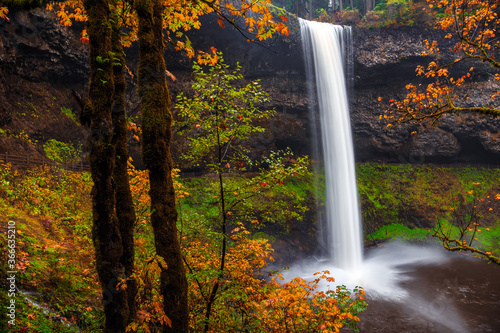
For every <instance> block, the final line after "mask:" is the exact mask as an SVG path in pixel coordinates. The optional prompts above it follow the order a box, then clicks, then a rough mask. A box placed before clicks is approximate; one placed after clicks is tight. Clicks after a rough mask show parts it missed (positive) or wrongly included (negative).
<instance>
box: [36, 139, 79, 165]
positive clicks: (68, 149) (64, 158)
mask: <svg viewBox="0 0 500 333" xmlns="http://www.w3.org/2000/svg"><path fill="white" fill-rule="evenodd" d="M43 150H44V151H45V155H47V157H48V158H50V159H51V160H53V161H56V162H60V163H66V162H70V161H74V160H76V159H78V158H79V157H80V155H81V151H80V150H78V149H76V148H75V147H73V145H72V144H71V143H64V142H61V141H57V140H56V139H50V140H48V141H47V142H45V143H44V144H43Z"/></svg>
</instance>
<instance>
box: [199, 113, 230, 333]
mask: <svg viewBox="0 0 500 333" xmlns="http://www.w3.org/2000/svg"><path fill="white" fill-rule="evenodd" d="M216 114H218V111H217V108H216ZM216 132H217V146H218V162H219V163H218V165H219V167H220V166H221V165H222V160H223V157H222V154H223V152H222V143H221V141H220V134H219V128H218V127H217V128H216ZM224 194H225V191H224V177H223V176H222V170H219V200H220V213H219V214H220V217H221V222H222V225H221V233H222V244H221V245H222V246H221V255H220V266H219V273H218V274H217V281H216V282H215V284H214V286H213V287H212V291H211V292H210V296H209V298H208V302H207V308H206V310H205V328H204V332H205V333H207V332H208V331H209V328H210V327H209V326H210V323H209V320H210V315H211V313H212V305H213V303H214V301H215V297H216V296H217V291H218V290H219V283H220V281H222V278H223V277H224V273H225V271H224V266H225V263H226V249H227V240H226V237H227V234H226V233H227V231H226V227H227V215H226V198H225V195H224Z"/></svg>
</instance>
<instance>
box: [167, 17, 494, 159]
mask: <svg viewBox="0 0 500 333" xmlns="http://www.w3.org/2000/svg"><path fill="white" fill-rule="evenodd" d="M291 25H292V26H291V34H290V36H288V37H279V38H277V39H276V40H274V41H273V42H271V44H270V45H268V46H267V47H263V46H260V45H256V44H251V43H247V42H246V41H245V39H244V38H242V37H241V35H239V33H237V32H235V31H232V30H230V29H226V30H225V31H221V30H220V29H218V28H217V27H215V24H212V25H210V24H209V22H206V24H204V27H205V29H206V30H204V31H203V36H202V37H201V36H200V37H199V38H197V37H198V36H197V35H196V34H195V35H193V36H192V37H191V40H192V41H193V43H198V44H197V46H198V47H200V48H202V49H203V48H205V49H208V47H209V46H212V45H214V46H215V47H217V48H218V49H219V50H222V51H223V53H224V55H225V58H226V60H228V62H231V61H232V62H233V63H234V62H236V60H239V61H240V64H241V65H242V66H243V71H244V74H245V76H246V78H247V79H248V80H253V79H256V78H259V79H260V80H261V83H262V85H263V87H264V88H265V89H266V90H267V91H268V92H269V93H270V95H271V96H272V98H273V101H272V102H271V107H273V108H275V109H276V110H277V112H278V116H277V118H276V119H275V120H273V121H271V123H270V124H268V126H267V127H268V129H269V130H268V134H267V135H268V141H269V142H265V143H263V144H265V145H269V144H271V145H273V146H275V147H277V148H283V147H284V146H286V145H288V146H291V147H292V148H293V149H294V150H295V151H297V152H298V153H307V154H311V147H312V142H311V137H312V135H311V131H312V128H320V127H319V126H318V124H316V126H315V127H314V126H311V116H310V115H309V109H310V103H309V102H310V101H309V99H310V97H309V94H308V87H307V82H306V75H305V65H304V63H303V60H304V59H303V54H302V45H301V36H300V28H299V24H298V22H297V21H294V22H292V23H291ZM198 34H200V35H201V32H198ZM209 36H214V37H209ZM443 37H444V33H443V32H442V31H439V30H433V29H423V28H413V27H400V28H381V29H354V31H353V41H354V84H353V87H354V89H353V90H352V92H351V98H350V100H351V124H352V127H353V139H354V145H355V154H356V160H357V161H359V162H367V161H385V162H395V163H498V160H499V158H500V150H499V149H498V148H499V144H498V140H497V138H498V135H499V129H500V120H499V119H492V118H489V117H481V116H477V115H472V114H465V115H461V116H445V117H443V118H442V119H441V121H440V122H439V123H438V124H437V125H436V126H429V125H421V126H417V125H401V126H396V127H393V128H392V129H390V130H388V129H387V127H386V123H384V122H383V121H381V120H379V116H380V114H382V113H383V111H384V110H383V109H382V108H381V106H380V105H379V104H378V102H377V98H378V97H379V96H381V97H383V98H384V99H385V100H389V99H393V98H401V97H403V96H405V85H406V84H408V83H413V84H414V85H418V84H423V83H425V81H424V80H423V79H421V78H418V77H416V75H415V68H416V67H417V65H426V64H428V63H429V62H430V61H431V60H432V59H431V58H430V57H428V56H427V57H426V56H422V55H421V53H422V51H423V50H424V43H423V40H424V39H427V40H429V41H432V40H438V41H442V40H445V39H444V38H443ZM266 45H267V44H266ZM452 45H454V42H453V41H452V40H445V42H443V43H442V44H440V48H441V50H442V51H441V56H442V61H443V62H445V61H447V60H450V59H453V54H452V53H451V51H449V49H450V48H451V47H452ZM170 66H171V67H173V68H174V70H175V71H178V70H180V68H179V63H178V62H173V63H171V65H170ZM471 66H474V67H475V71H474V73H475V76H474V77H473V81H474V84H471V85H469V86H468V87H466V89H468V90H469V92H468V95H469V97H470V99H469V100H468V101H467V103H469V104H470V105H489V106H496V107H498V106H499V104H498V102H497V104H496V105H495V104H493V103H492V101H491V100H490V99H489V96H490V95H491V94H490V92H494V91H497V90H500V86H499V85H498V84H497V83H495V82H494V81H493V80H492V75H491V70H490V68H489V67H488V66H487V65H485V64H482V63H477V62H475V63H472V64H471V63H464V64H463V65H461V67H457V68H456V69H455V71H456V72H457V73H458V72H460V71H463V70H466V69H468V68H470V67H471ZM173 91H174V92H175V91H176V88H175V87H174V89H173ZM311 102H312V104H313V105H314V103H315V101H314V100H312V101H311ZM313 118H316V119H317V118H318V117H313ZM414 131H417V133H418V134H417V135H414V136H411V135H410V133H412V132H414ZM256 145H257V146H259V144H258V143H256Z"/></svg>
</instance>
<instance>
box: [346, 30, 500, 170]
mask: <svg viewBox="0 0 500 333" xmlns="http://www.w3.org/2000/svg"><path fill="white" fill-rule="evenodd" d="M443 37H444V33H443V32H442V31H438V30H425V29H417V28H409V27H401V28H393V29H389V28H387V29H377V30H355V32H354V44H355V88H354V93H353V98H352V100H351V102H352V108H351V111H352V126H353V128H354V142H355V149H356V157H357V159H358V160H359V161H371V160H383V161H390V162H401V163H426V162H437V163H498V161H499V158H500V150H499V149H498V140H497V137H498V133H499V129H500V120H499V119H492V118H490V117H482V116H478V115H472V114H464V115H461V116H454V115H448V116H445V117H443V118H442V119H441V120H440V121H439V122H438V123H437V124H436V125H435V126H429V125H422V126H416V125H404V126H396V127H395V128H391V129H390V130H387V128H386V127H385V125H384V123H383V122H381V121H380V120H379V119H378V118H379V115H380V114H381V113H383V110H382V109H381V108H380V107H379V105H378V103H377V97H378V96H381V97H383V98H384V99H385V100H389V99H392V98H402V97H403V96H404V95H405V88H404V86H405V85H406V84H408V83H410V82H411V83H413V84H414V85H418V84H424V83H425V81H424V80H423V79H420V78H417V77H416V76H415V68H416V67H417V65H426V64H427V63H429V62H430V61H431V58H430V57H424V56H421V52H422V51H423V50H424V44H423V42H422V41H423V40H424V39H427V40H429V41H432V40H438V41H443V40H445V41H447V42H445V43H442V44H440V45H439V47H440V49H441V50H442V51H441V57H442V62H443V63H446V61H450V60H451V61H452V60H453V58H452V54H451V52H450V51H449V50H450V48H451V47H452V46H453V45H454V42H453V41H450V40H446V39H443ZM471 66H474V67H475V70H474V72H475V76H474V77H473V81H474V84H470V85H468V86H466V87H465V89H466V91H467V93H466V94H468V96H469V97H470V99H469V100H467V102H466V103H467V104H469V105H484V106H494V107H499V103H498V102H496V104H494V102H492V101H491V100H490V98H489V96H490V95H491V93H493V92H495V91H498V90H499V89H500V86H499V85H498V83H495V82H494V81H493V80H492V75H491V73H492V72H491V70H490V68H489V67H488V66H487V65H485V64H483V63H480V62H474V63H470V62H469V63H464V64H463V65H461V67H457V68H455V72H459V71H462V73H463V72H464V70H467V69H468V68H470V67H471ZM464 95H465V94H464ZM413 131H417V133H418V134H417V135H415V136H411V135H410V133H411V132H413Z"/></svg>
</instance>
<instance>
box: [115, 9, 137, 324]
mask: <svg viewBox="0 0 500 333" xmlns="http://www.w3.org/2000/svg"><path fill="white" fill-rule="evenodd" d="M112 16H113V19H112V21H111V22H112V23H111V25H112V35H111V43H112V51H113V54H112V55H113V57H112V58H113V61H112V65H113V83H114V94H113V99H114V101H113V109H112V121H113V129H114V132H113V140H112V145H113V146H115V149H116V154H115V168H114V173H113V179H114V181H115V184H116V192H115V195H116V215H117V217H118V223H119V226H120V235H121V238H122V246H123V256H122V258H121V263H122V265H123V267H124V269H125V276H126V278H127V289H126V292H127V298H128V300H127V303H128V307H129V318H128V322H131V321H132V320H133V319H134V318H135V316H136V313H137V307H136V302H135V296H136V295H137V282H136V281H135V280H134V279H133V278H132V277H131V276H132V274H133V273H134V255H135V250H134V224H135V218H136V217H135V209H134V202H133V200H132V193H131V191H130V182H129V176H128V170H127V162H128V159H129V152H128V140H127V119H126V110H125V89H126V82H125V77H124V69H125V56H124V52H123V46H122V42H121V30H120V28H121V25H120V24H119V20H120V18H119V17H118V15H116V14H114V15H112Z"/></svg>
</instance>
